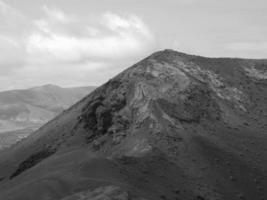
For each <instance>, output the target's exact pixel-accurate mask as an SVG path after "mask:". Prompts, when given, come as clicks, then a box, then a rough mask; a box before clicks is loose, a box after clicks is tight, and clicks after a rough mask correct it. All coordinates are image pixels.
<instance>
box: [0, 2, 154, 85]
mask: <svg viewBox="0 0 267 200" xmlns="http://www.w3.org/2000/svg"><path fill="white" fill-rule="evenodd" d="M41 11H42V12H41V13H40V15H41V17H39V18H33V16H31V17H27V15H26V14H22V13H21V12H20V11H18V10H16V9H15V8H13V7H11V6H9V5H8V4H7V3H5V2H3V1H1V0H0V51H1V57H0V83H1V84H0V90H3V89H14V88H21V87H22V88H23V87H31V86H33V85H41V84H46V83H54V84H59V85H62V86H75V85H90V84H91V85H96V84H101V83H103V82H104V81H106V80H108V79H109V78H110V77H112V76H114V75H116V74H117V73H118V72H120V71H121V70H123V69H124V68H126V67H128V66H130V65H131V64H133V63H135V62H136V61H137V60H139V59H141V58H142V57H143V55H144V54H147V53H148V51H149V52H150V51H151V48H153V45H154V41H155V39H154V35H153V33H152V31H151V30H150V29H149V28H148V26H147V25H146V24H145V22H144V21H143V20H142V19H141V18H139V17H138V16H136V15H134V14H127V13H126V14H118V13H113V12H103V13H101V14H97V15H93V14H92V15H89V16H87V17H88V18H86V19H85V18H83V17H82V16H77V15H72V14H69V13H66V12H64V11H63V10H61V9H58V8H54V7H48V6H43V7H41Z"/></svg>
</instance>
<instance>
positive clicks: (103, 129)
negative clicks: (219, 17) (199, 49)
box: [0, 50, 267, 200]
mask: <svg viewBox="0 0 267 200" xmlns="http://www.w3.org/2000/svg"><path fill="white" fill-rule="evenodd" d="M266 64H267V62H266V60H244V59H229V58H222V59H215V58H213V59H212V58H204V57H199V56H192V55H186V54H183V53H179V52H175V51H171V50H165V51H161V52H157V53H154V54H152V55H151V56H149V57H148V58H146V59H144V60H142V61H141V62H139V63H137V64H135V65H134V66H132V67H130V68H128V69H126V70H125V71H123V72H122V73H120V74H119V75H118V76H116V77H114V78H113V79H111V80H109V81H108V82H107V83H106V84H104V85H103V86H101V87H99V88H97V89H96V90H95V91H94V92H92V93H91V94H90V95H89V96H87V97H85V98H84V99H82V100H81V101H80V102H78V103H77V104H75V105H74V106H72V107H71V108H70V109H68V110H66V111H65V112H63V113H62V114H61V115H59V116H58V117H56V118H55V119H54V120H52V121H50V122H49V123H48V124H46V125H45V126H43V127H42V128H40V129H39V130H38V131H37V132H36V133H35V134H33V135H31V136H30V137H28V138H27V139H25V140H23V141H22V142H21V143H19V144H17V145H16V146H13V147H12V148H11V149H9V150H7V151H5V152H3V153H2V154H1V155H0V178H1V177H3V183H2V186H3V189H2V190H1V189H0V194H1V191H2V193H3V194H4V195H6V196H9V197H10V196H12V198H11V199H19V198H21V196H20V195H19V194H22V193H23V194H25V191H26V190H28V189H27V188H30V187H29V186H33V185H34V187H35V188H36V189H37V190H38V191H40V192H42V193H43V194H45V195H44V196H47V194H49V195H50V196H51V198H50V199H62V198H65V197H66V198H67V196H68V195H70V198H74V199H75V196H79V195H87V196H88V197H91V196H92V192H94V191H102V190H103V191H105V192H106V189H107V190H109V189H111V190H112V191H117V190H120V192H122V193H124V191H130V193H135V194H136V196H142V197H144V199H153V200H154V199H156V200H158V199H179V198H180V199H186V200H187V199H218V200H223V199H229V200H232V199H236V197H237V196H238V195H240V194H241V196H246V197H247V198H248V199H253V198H254V199H255V195H254V194H257V195H256V196H258V197H261V196H264V195H266V192H264V191H262V190H258V189H257V188H258V187H261V188H262V187H263V188H264V187H265V186H267V183H266V178H262V177H264V176H263V174H264V173H265V170H264V169H265V168H266V163H267V160H266V158H267V152H266V151H265V150H264V148H265V146H266V142H267V141H266V135H264V134H263V133H264V129H265V128H266V126H267V124H266V121H267V120H266V118H267V108H266V106H265V105H266V104H265V102H266V99H267V87H266V85H267V83H266V80H265V79H262V78H260V79H259V76H258V75H257V76H256V77H255V76H251V75H250V74H249V73H248V71H247V69H250V68H251V67H252V66H255V69H257V70H265V69H266ZM259 152H260V153H259ZM255 157H256V158H257V159H256V160H255ZM218 163H220V165H218ZM59 168H60V170H59ZM206 169H208V170H206ZM228 169H229V171H228ZM240 170H241V171H240ZM244 173H245V174H252V176H244ZM33 176H34V177H35V178H34V181H33V179H32V177H33ZM229 177H230V178H229ZM228 179H229V180H228ZM254 179H257V180H261V181H260V183H259V184H258V185H255V182H254V181H253V180H254ZM40 180H49V181H40ZM55 180H58V181H56V183H55ZM220 183H223V184H220ZM244 183H245V184H244ZM111 185H113V186H111ZM114 185H115V186H114ZM11 186H12V187H11ZM103 186H104V187H103ZM51 187H52V188H53V190H52V189H51ZM88 187H89V188H88ZM177 187H178V189H177ZM9 188H12V189H11V190H10V189H9ZM23 188H24V189H23ZM46 188H48V189H46ZM55 188H56V189H57V191H59V192H58V193H55V192H53V191H55ZM62 188H69V189H68V193H67V194H66V193H64V192H63V191H64V190H63V189H62ZM118 188H119V189H118ZM14 191H16V192H14ZM181 191H182V192H181ZM75 192H77V194H75ZM107 193H109V192H107ZM112 193H113V192H112ZM126 193H127V192H126ZM126 193H125V195H126V196H127V195H128V193H127V194H126ZM49 195H48V196H49ZM27 197H29V196H27ZM27 197H25V198H26V199H27ZM32 197H33V198H29V199H34V197H35V198H36V197H38V198H39V197H40V195H38V194H34V195H32ZM129 198H130V197H129ZM39 199H42V198H39ZM43 199H44V198H43ZM67 199H68V198H67ZM125 199H127V198H126V197H125ZM137 199H139V198H137ZM141 199H142V198H141Z"/></svg>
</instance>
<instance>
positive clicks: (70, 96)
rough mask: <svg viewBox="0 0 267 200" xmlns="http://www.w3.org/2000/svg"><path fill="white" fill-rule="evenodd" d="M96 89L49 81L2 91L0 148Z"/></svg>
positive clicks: (0, 94) (16, 139)
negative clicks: (44, 83) (56, 83)
mask: <svg viewBox="0 0 267 200" xmlns="http://www.w3.org/2000/svg"><path fill="white" fill-rule="evenodd" d="M94 89H95V87H94V86H88V87H73V88H62V87H59V86H56V85H51V84H49V85H44V86H40V87H34V88H30V89H25V90H10V91H4V92H0V149H1V147H2V148H3V147H5V146H9V145H10V144H13V143H14V142H17V141H18V140H20V139H21V138H23V137H25V136H27V135H28V134H29V133H31V132H32V131H33V130H36V129H37V128H39V127H40V126H42V125H43V124H45V123H46V122H48V121H49V120H51V119H52V118H53V117H55V116H56V115H58V114H59V113H60V112H62V111H63V110H64V109H67V108H68V107H69V106H71V105H72V104H74V103H76V102H77V101H78V100H80V99H81V98H83V97H84V96H86V95H87V94H89V93H90V92H91V91H93V90H94Z"/></svg>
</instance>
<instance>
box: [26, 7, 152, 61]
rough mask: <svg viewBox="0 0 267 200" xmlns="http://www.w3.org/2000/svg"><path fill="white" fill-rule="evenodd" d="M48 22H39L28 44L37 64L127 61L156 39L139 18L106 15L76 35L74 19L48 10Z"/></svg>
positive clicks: (147, 47) (28, 50) (46, 20)
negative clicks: (73, 30) (50, 62)
mask: <svg viewBox="0 0 267 200" xmlns="http://www.w3.org/2000/svg"><path fill="white" fill-rule="evenodd" d="M44 11H45V13H46V14H47V18H46V19H41V20H37V21H35V24H36V27H37V30H36V31H35V32H33V33H32V34H31V35H30V37H29V38H28V40H27V42H26V43H27V45H26V49H27V52H28V53H29V54H30V55H31V57H35V58H38V60H35V61H39V62H42V61H45V62H47V61H55V62H79V61H81V62H82V61H86V62H87V61H88V60H93V61H97V60H101V61H102V60H103V59H104V60H118V59H126V58H129V57H131V56H135V55H136V54H141V53H143V52H144V51H146V50H148V49H149V48H150V47H151V45H152V44H153V41H154V37H153V34H152V33H151V31H150V30H149V28H148V27H147V26H146V25H145V23H144V22H143V21H142V19H140V18H139V17H137V16H135V15H130V14H126V15H119V14H115V13H111V12H106V13H104V14H102V15H101V16H100V19H98V18H96V19H95V21H94V23H93V25H91V24H89V25H87V26H84V28H81V27H80V29H81V30H80V31H81V32H82V33H84V34H82V35H75V34H73V32H72V29H71V26H72V25H73V23H75V20H77V18H76V19H75V20H74V18H73V17H71V18H70V17H67V15H66V14H65V13H64V12H63V11H60V10H57V9H52V10H51V9H49V8H47V7H44Z"/></svg>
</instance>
